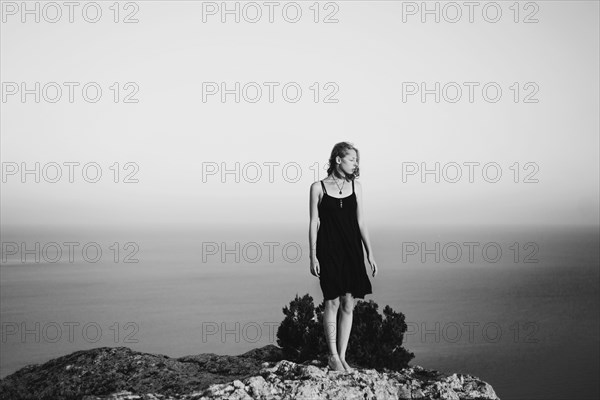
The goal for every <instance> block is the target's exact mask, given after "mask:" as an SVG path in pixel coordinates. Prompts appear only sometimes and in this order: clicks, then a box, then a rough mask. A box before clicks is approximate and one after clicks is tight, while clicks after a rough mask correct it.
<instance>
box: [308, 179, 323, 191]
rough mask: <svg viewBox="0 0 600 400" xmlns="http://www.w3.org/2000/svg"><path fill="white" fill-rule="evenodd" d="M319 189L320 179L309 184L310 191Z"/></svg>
mask: <svg viewBox="0 0 600 400" xmlns="http://www.w3.org/2000/svg"><path fill="white" fill-rule="evenodd" d="M320 189H321V181H316V182H313V183H311V184H310V191H311V192H312V191H313V190H316V191H318V190H320Z"/></svg>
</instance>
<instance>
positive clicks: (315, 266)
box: [310, 258, 321, 278]
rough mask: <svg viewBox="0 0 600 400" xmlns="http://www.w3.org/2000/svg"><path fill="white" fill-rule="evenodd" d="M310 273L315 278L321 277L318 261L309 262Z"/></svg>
mask: <svg viewBox="0 0 600 400" xmlns="http://www.w3.org/2000/svg"><path fill="white" fill-rule="evenodd" d="M310 273H311V274H313V275H314V276H316V277H317V278H319V277H320V276H321V275H320V274H321V266H320V265H319V260H317V259H316V258H315V259H314V260H310Z"/></svg>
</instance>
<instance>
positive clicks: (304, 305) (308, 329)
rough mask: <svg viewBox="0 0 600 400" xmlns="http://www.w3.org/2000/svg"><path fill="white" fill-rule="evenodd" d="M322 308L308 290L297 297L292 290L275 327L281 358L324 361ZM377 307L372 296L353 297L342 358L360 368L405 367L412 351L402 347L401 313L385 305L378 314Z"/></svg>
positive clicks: (411, 355) (391, 368)
mask: <svg viewBox="0 0 600 400" xmlns="http://www.w3.org/2000/svg"><path fill="white" fill-rule="evenodd" d="M340 307H341V305H340ZM324 309H325V302H322V303H321V304H320V305H319V306H318V307H316V308H315V306H314V303H313V298H312V297H311V296H310V295H309V294H305V295H304V296H303V297H301V298H300V297H299V296H298V294H296V297H295V299H294V300H292V301H291V302H290V305H289V307H284V308H283V314H284V315H285V318H284V320H283V321H282V323H281V324H280V326H279V328H278V330H277V344H278V345H279V346H280V347H281V348H282V350H283V355H284V358H285V359H287V360H290V361H294V362H298V363H299V362H304V361H307V360H314V359H318V360H321V361H322V362H325V361H326V358H327V354H328V349H327V343H326V341H325V339H326V338H325V329H324V327H323V311H324ZM377 309H378V305H377V303H375V302H374V301H373V300H369V301H368V302H366V301H362V300H355V305H354V312H353V321H352V330H351V331H350V339H349V341H348V348H347V351H346V359H347V360H348V362H349V363H351V364H353V365H357V366H359V367H362V368H375V369H378V370H383V369H386V368H387V369H390V370H396V371H397V370H401V369H402V368H406V367H407V366H408V363H409V362H410V360H412V359H413V358H414V357H415V355H414V354H413V353H412V352H408V351H407V350H406V349H404V348H403V347H402V341H403V339H404V332H406V328H407V326H406V323H405V321H404V314H402V313H397V312H395V311H394V310H392V308H391V307H389V306H387V305H386V306H385V308H384V309H383V316H382V315H380V314H379V313H378V312H377Z"/></svg>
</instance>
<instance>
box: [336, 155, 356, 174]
mask: <svg viewBox="0 0 600 400" xmlns="http://www.w3.org/2000/svg"><path fill="white" fill-rule="evenodd" d="M340 160H341V163H340V170H341V171H342V172H345V173H346V174H348V175H352V174H353V173H354V170H355V169H356V167H358V162H357V161H356V151H355V150H350V151H349V152H348V154H346V156H345V157H344V158H342V159H340Z"/></svg>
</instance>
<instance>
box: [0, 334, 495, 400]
mask: <svg viewBox="0 0 600 400" xmlns="http://www.w3.org/2000/svg"><path fill="white" fill-rule="evenodd" d="M0 399H14V400H21V399H83V400H108V399H114V400H125V399H127V400H137V399H162V400H168V399H180V400H183V399H189V400H192V399H194V400H209V399H290V400H291V399H305V400H308V399H311V400H312V399H340V400H342V399H343V400H346V399H377V400H378V399H456V400H462V399H472V400H476V399H477V400H484V399H498V397H497V396H496V393H495V392H494V389H493V388H492V387H491V386H490V385H489V384H487V383H486V382H483V381H481V380H479V379H478V378H476V377H473V376H471V375H464V374H445V373H441V372H439V371H435V370H426V369H423V368H422V367H419V366H411V367H409V368H405V369H403V370H402V371H389V370H384V371H383V372H379V371H377V370H375V369H363V368H357V369H355V370H354V371H350V372H345V371H340V372H338V371H332V370H330V369H329V368H328V367H327V366H325V365H323V364H321V362H320V361H317V360H314V361H311V362H305V363H303V364H296V363H293V362H291V361H287V360H282V355H281V349H279V348H278V347H277V346H274V345H268V346H265V347H262V348H258V349H254V350H251V351H249V352H247V353H244V354H241V355H239V356H225V355H216V354H212V353H208V354H199V355H196V356H184V357H180V358H170V357H168V356H165V355H157V354H147V353H140V352H136V351H133V350H131V349H129V348H127V347H100V348H96V349H92V350H83V351H77V352H75V353H72V354H69V355H66V356H63V357H59V358H56V359H53V360H50V361H48V362H47V363H45V364H42V365H30V366H27V367H25V368H22V369H21V370H19V371H17V372H15V373H14V374H12V375H10V376H8V377H6V378H5V379H3V380H1V381H0Z"/></svg>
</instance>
